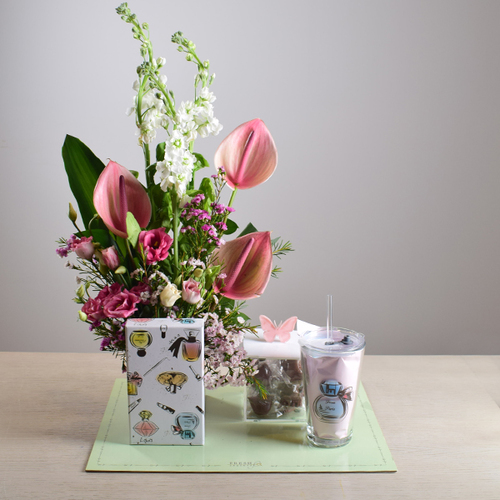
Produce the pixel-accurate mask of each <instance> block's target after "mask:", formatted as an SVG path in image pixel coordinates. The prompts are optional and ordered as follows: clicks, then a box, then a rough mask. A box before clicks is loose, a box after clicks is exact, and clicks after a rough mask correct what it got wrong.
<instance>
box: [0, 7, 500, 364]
mask: <svg viewBox="0 0 500 500" xmlns="http://www.w3.org/2000/svg"><path fill="white" fill-rule="evenodd" d="M117 5H118V0H115V1H110V0H88V1H86V2H77V1H74V0H71V1H68V0H47V1H46V2H43V3H42V4H40V3H36V2H32V1H27V0H17V1H16V2H15V3H14V2H9V3H6V2H4V4H3V6H2V9H1V11H2V30H0V42H1V43H0V47H1V49H0V50H1V62H2V73H3V77H2V79H1V80H0V89H1V90H0V106H1V108H0V109H1V122H0V123H1V136H0V161H1V163H0V164H1V169H2V170H1V175H2V182H1V184H0V190H1V191H0V204H1V214H2V216H1V219H0V220H1V238H2V240H1V241H2V245H1V259H0V263H1V277H2V279H1V283H2V287H1V292H0V293H1V300H0V307H1V318H2V326H1V329H0V349H1V350H7V351H98V348H99V345H98V343H97V342H94V341H93V340H92V335H91V334H90V333H89V332H88V331H87V328H86V325H84V324H82V323H78V322H77V319H76V318H77V310H78V308H77V306H76V305H75V304H74V303H72V301H71V297H72V293H73V290H74V289H75V288H76V285H75V275H74V273H73V272H72V271H69V270H67V269H65V268H64V261H62V260H60V259H59V258H58V257H57V256H56V255H55V252H54V249H55V243H54V242H55V240H56V239H57V238H59V237H60V236H65V237H67V236H69V234H70V233H71V230H72V226H71V224H70V222H69V220H68V219H67V218H66V212H67V203H68V201H71V200H72V196H71V193H70V190H69V188H68V186H67V181H66V178H65V174H64V170H63V164H62V160H61V157H60V149H61V146H62V143H63V141H64V137H65V134H66V133H69V134H71V135H74V136H77V137H79V138H81V139H82V140H83V141H84V142H85V143H86V144H87V145H89V146H90V147H91V148H92V149H93V150H94V152H95V153H96V154H97V155H98V156H99V157H100V158H101V159H103V160H105V159H106V158H108V157H110V158H113V159H114V160H115V161H118V162H119V163H121V164H123V165H124V166H126V167H128V168H131V169H140V168H142V153H141V150H140V148H139V147H138V146H137V145H136V138H135V136H134V133H135V128H134V127H135V126H134V123H133V119H132V118H129V117H127V116H125V113H124V112H125V109H126V108H127V107H128V106H129V105H130V103H131V101H132V97H133V91H132V88H131V85H132V82H133V80H134V79H135V67H136V65H137V64H138V63H139V62H140V56H139V52H138V49H139V47H138V43H137V42H136V41H135V40H133V38H132V36H131V33H130V28H129V26H128V25H126V24H125V23H124V22H122V21H121V20H120V19H119V17H118V16H117V15H116V14H115V12H114V8H115V7H116V6H117ZM130 6H131V8H132V10H133V11H134V12H136V13H137V15H138V16H139V19H140V20H141V21H148V22H149V24H150V27H151V33H152V39H153V43H154V47H155V54H156V56H160V55H161V56H164V57H166V58H167V61H168V64H167V67H166V73H167V75H168V77H169V83H170V87H171V88H172V89H173V90H174V91H175V92H176V97H177V100H178V102H180V101H181V100H182V99H190V98H191V96H192V94H191V85H192V78H193V67H192V65H191V64H188V63H187V62H185V61H184V60H183V57H182V56H181V55H180V54H179V53H178V52H176V50H175V46H174V45H173V44H171V43H170V41H169V40H170V35H171V34H172V33H174V32H175V31H177V30H182V31H184V33H185V35H186V36H187V37H188V38H190V39H192V40H194V41H195V43H196V44H197V48H198V52H199V54H200V55H201V56H202V57H203V58H208V59H210V62H211V65H212V70H213V71H215V73H216V74H217V79H216V83H215V84H214V86H213V90H214V92H215V94H216V96H217V98H218V99H217V101H216V108H215V109H216V115H217V116H218V118H219V119H220V121H221V122H222V123H223V125H224V130H223V132H222V133H221V135H220V136H219V137H218V138H214V139H211V140H201V141H200V140H198V141H197V145H196V149H197V150H199V151H200V152H202V153H204V154H205V155H206V157H207V158H208V159H209V160H210V161H212V158H213V153H214V151H215V149H216V147H217V145H218V143H219V141H220V140H222V138H223V137H225V135H226V134H227V133H229V132H230V131H231V130H233V128H235V127H236V126H237V125H239V124H240V123H242V122H244V121H247V120H249V119H252V118H255V117H260V118H262V119H263V120H264V121H265V122H266V124H267V126H268V127H269V129H270V130H271V132H272V134H273V136H274V138H275V141H276V144H277V147H278V150H279V155H280V157H279V165H278V169H277V171H276V172H275V174H274V176H273V177H272V178H271V179H270V180H269V181H268V182H267V183H266V184H264V185H262V186H259V187H257V188H255V189H253V190H249V191H243V192H240V193H239V194H238V196H237V198H236V202H235V207H236V209H237V212H236V214H235V217H236V220H237V222H240V224H242V225H244V224H246V222H248V221H249V220H251V221H252V222H253V223H254V225H256V226H257V227H258V228H259V229H261V230H265V229H269V230H273V231H274V233H273V235H279V236H282V237H283V238H285V239H290V240H291V241H292V242H293V246H294V248H295V252H294V253H292V254H291V255H289V256H288V257H286V258H285V259H284V260H283V261H282V267H283V269H284V272H283V274H282V275H281V277H280V278H279V279H278V280H272V281H271V283H270V284H269V286H268V289H267V290H266V293H265V294H264V295H263V296H262V297H261V298H259V299H257V300H254V301H252V302H249V303H248V309H247V312H248V313H249V314H250V315H251V316H252V317H253V318H254V319H255V321H258V315H259V314H262V313H263V314H266V315H268V316H270V317H271V318H274V319H276V320H280V319H285V318H287V317H289V316H291V315H297V316H299V317H300V318H301V319H303V320H306V321H310V322H315V323H318V324H322V323H324V322H325V315H326V310H325V300H326V299H325V296H326V294H327V293H332V294H333V295H334V300H335V323H336V324H337V325H339V326H345V327H350V328H353V329H356V330H358V331H362V332H364V333H365V334H367V336H368V342H369V348H368V352H369V353H371V354H500V335H499V333H500V332H499V324H500V308H499V307H498V306H499V291H500V285H499V278H500V266H499V255H500V252H499V250H500V248H499V243H500V234H499V225H498V213H499V208H500V198H499V196H498V190H499V181H500V178H499V177H500V176H499V162H500V141H499V137H500V100H499V97H498V91H499V88H500V65H499V60H500V59H499V57H498V48H499V44H500V30H499V29H498V26H499V25H498V22H499V19H500V2H497V1H478V0H469V1H463V0H450V1H446V0H438V1H436V0H429V1H410V2H401V1H396V0H395V1H373V0H370V1H332V0H328V1H319V0H313V1H308V2H304V1H295V0H293V1H290V0H287V1H284V0H283V1H272V0H271V1H270V0H266V1H262V0H253V1H252V2H250V3H248V2H241V1H230V0H211V1H210V2H207V1H201V0H197V1H182V2H173V1H172V2H171V1H163V2H161V1H158V0H142V1H132V2H130ZM117 363H118V362H117Z"/></svg>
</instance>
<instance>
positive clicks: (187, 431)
mask: <svg viewBox="0 0 500 500" xmlns="http://www.w3.org/2000/svg"><path fill="white" fill-rule="evenodd" d="M199 423H200V420H199V419H198V417H197V416H196V415H195V414H194V413H189V412H183V413H179V415H177V417H176V418H175V425H172V433H173V434H180V436H181V439H194V437H195V436H196V434H195V433H194V430H195V429H196V427H198V424H199Z"/></svg>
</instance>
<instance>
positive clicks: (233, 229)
mask: <svg viewBox="0 0 500 500" xmlns="http://www.w3.org/2000/svg"><path fill="white" fill-rule="evenodd" d="M226 226H227V229H226V231H224V234H233V233H235V232H236V230H237V229H238V224H236V222H234V221H233V220H231V219H227V221H226Z"/></svg>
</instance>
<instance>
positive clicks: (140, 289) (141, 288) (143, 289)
mask: <svg viewBox="0 0 500 500" xmlns="http://www.w3.org/2000/svg"><path fill="white" fill-rule="evenodd" d="M130 293H133V294H134V295H136V296H137V297H138V298H139V300H140V301H141V303H142V304H146V303H147V302H148V299H146V298H145V297H144V295H143V294H150V293H151V287H150V286H149V285H148V284H147V283H146V282H145V281H141V282H140V283H139V284H138V285H135V286H134V287H132V288H131V289H130Z"/></svg>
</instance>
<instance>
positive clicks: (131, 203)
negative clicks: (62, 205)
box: [94, 161, 151, 238]
mask: <svg viewBox="0 0 500 500" xmlns="http://www.w3.org/2000/svg"><path fill="white" fill-rule="evenodd" d="M94 206H95V209H96V210H97V213H98V214H99V216H100V217H101V219H102V220H103V222H104V224H106V227H107V228H108V229H109V230H110V231H111V232H112V233H113V234H116V235H117V236H121V237H122V238H126V237H127V212H132V214H133V215H134V217H135V219H136V220H137V222H138V223H139V225H140V226H141V227H146V226H147V225H148V223H149V219H150V218H151V202H150V200H149V196H148V194H147V193H146V190H145V189H144V187H143V186H142V184H141V183H140V182H139V181H138V180H137V179H136V178H135V177H134V176H133V174H132V173H131V172H129V171H128V170H127V169H126V168H125V167H122V166H121V165H118V163H115V162H114V161H110V162H109V163H108V164H107V166H106V168H105V169H104V170H103V171H102V172H101V175H100V176H99V179H97V183H96V185H95V189H94Z"/></svg>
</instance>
